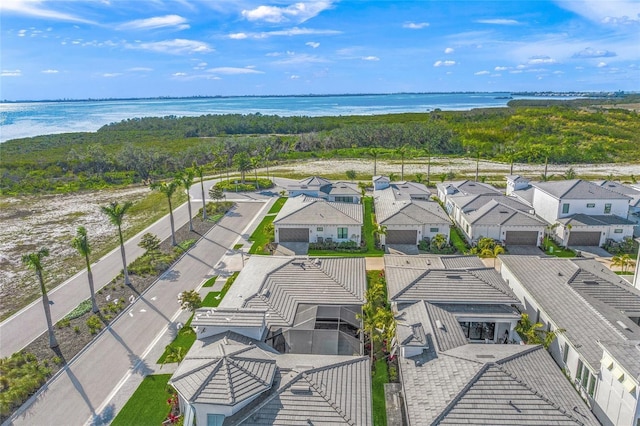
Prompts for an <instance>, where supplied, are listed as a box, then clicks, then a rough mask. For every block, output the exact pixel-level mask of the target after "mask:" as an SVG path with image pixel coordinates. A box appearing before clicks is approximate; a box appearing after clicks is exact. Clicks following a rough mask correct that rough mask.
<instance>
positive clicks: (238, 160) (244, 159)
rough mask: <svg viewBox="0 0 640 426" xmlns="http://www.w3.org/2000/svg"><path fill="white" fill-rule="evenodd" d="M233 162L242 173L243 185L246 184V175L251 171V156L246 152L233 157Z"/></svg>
mask: <svg viewBox="0 0 640 426" xmlns="http://www.w3.org/2000/svg"><path fill="white" fill-rule="evenodd" d="M233 162H234V163H235V166H236V168H237V169H238V171H239V172H240V179H241V181H242V184H243V185H244V182H245V175H246V173H247V172H248V171H251V168H252V165H251V159H250V158H249V154H247V153H246V152H239V153H238V154H236V155H235V156H234V157H233Z"/></svg>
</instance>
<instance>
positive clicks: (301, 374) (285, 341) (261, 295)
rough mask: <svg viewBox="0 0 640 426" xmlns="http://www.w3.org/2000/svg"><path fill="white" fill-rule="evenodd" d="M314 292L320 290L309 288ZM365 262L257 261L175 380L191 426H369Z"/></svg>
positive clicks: (208, 312) (199, 322) (197, 323)
mask: <svg viewBox="0 0 640 426" xmlns="http://www.w3.org/2000/svg"><path fill="white" fill-rule="evenodd" d="M310 286H312V287H313V288H310ZM365 291H366V271H365V262H364V259H363V258H318V259H311V260H309V259H306V258H302V257H278V256H258V257H253V258H251V259H250V260H249V261H248V262H247V264H246V266H245V268H244V269H243V270H242V272H241V273H240V275H238V277H237V279H236V281H235V282H234V284H233V286H232V287H231V288H230V289H229V291H228V292H227V294H226V296H225V298H224V299H223V300H222V302H221V304H220V306H219V307H217V308H201V309H198V310H196V312H195V314H194V317H193V320H192V322H191V327H192V328H193V329H194V331H195V333H196V337H197V340H196V342H195V344H194V345H193V346H192V348H191V349H190V350H189V353H188V354H187V356H186V357H185V358H184V360H183V361H182V362H181V363H180V365H179V366H178V368H177V370H176V372H175V373H174V374H173V376H172V378H171V380H170V383H171V384H172V386H174V388H175V389H176V390H177V392H178V395H179V399H180V406H181V411H182V413H184V415H185V424H192V422H193V420H194V419H195V424H197V425H211V424H213V425H225V426H226V425H272V424H285V423H287V422H288V423H289V424H336V425H340V424H344V425H361V424H362V425H370V424H371V423H372V417H371V416H372V415H371V378H370V377H371V373H370V371H371V370H370V367H371V366H370V361H369V358H368V357H366V356H362V354H363V339H362V336H361V333H360V329H361V328H362V325H361V323H360V320H359V317H358V314H359V313H360V312H361V310H362V305H363V304H364V302H365V300H364V294H365Z"/></svg>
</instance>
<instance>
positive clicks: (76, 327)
mask: <svg viewBox="0 0 640 426" xmlns="http://www.w3.org/2000/svg"><path fill="white" fill-rule="evenodd" d="M214 225H215V223H214V222H209V221H207V222H204V221H202V218H201V217H195V218H194V219H193V228H194V230H193V231H189V224H188V223H187V224H185V225H184V226H183V227H181V228H180V229H178V230H176V232H175V235H176V241H177V242H178V243H181V242H183V241H186V240H190V239H196V240H198V239H200V237H202V236H203V235H204V234H205V233H207V232H208V231H209V230H210V229H211V228H212V227H213V226H214ZM172 249H173V247H172V245H171V237H169V238H167V239H166V240H164V241H163V242H162V243H161V244H160V250H161V251H162V252H170V251H171V250H172ZM162 273H163V272H161V273H158V274H157V275H155V274H154V275H147V276H139V275H132V274H129V279H130V281H131V286H127V285H125V284H124V277H123V276H122V274H121V275H120V276H119V277H118V278H116V279H115V280H114V281H112V282H111V283H109V284H107V285H106V286H104V287H103V288H102V289H100V290H96V302H97V303H98V307H99V308H100V313H98V314H96V315H98V316H99V318H100V320H101V322H102V324H103V327H102V328H104V327H105V326H107V325H108V324H109V323H110V322H111V321H113V320H114V319H115V318H116V316H117V315H118V313H119V311H118V313H114V312H112V311H108V310H107V309H106V307H107V306H108V305H109V303H111V304H112V305H113V302H114V300H115V299H119V300H124V301H125V303H124V305H122V308H121V309H120V310H125V309H127V307H128V306H129V304H130V303H129V297H130V296H131V295H133V296H134V297H137V296H138V295H139V294H141V293H142V292H143V291H145V290H146V289H147V288H149V287H150V286H151V285H152V284H153V283H154V282H155V281H156V280H157V279H158V277H159V276H160V275H162ZM87 285H88V284H87ZM107 297H109V301H107ZM92 315H94V314H93V313H92V312H91V310H90V311H89V312H87V313H85V314H83V315H81V316H80V317H78V318H75V319H72V320H70V323H69V325H68V326H65V327H59V326H58V325H56V326H55V331H54V332H55V336H56V339H57V341H58V344H59V347H58V348H56V349H55V350H54V349H51V348H50V347H49V335H48V333H47V332H46V331H45V332H44V333H43V334H42V335H40V336H39V337H38V338H37V339H36V340H34V341H33V342H31V343H30V344H29V345H28V346H27V347H25V348H24V349H23V351H24V352H30V353H32V354H34V355H35V356H36V357H37V358H38V361H39V362H41V363H44V364H45V365H46V366H47V367H49V368H50V369H51V375H53V374H55V373H56V372H57V371H59V370H60V369H61V368H62V367H63V366H64V365H65V364H66V363H68V362H69V361H70V360H71V359H72V358H73V357H74V356H75V355H76V354H77V353H78V352H80V351H81V350H82V349H83V348H84V347H85V346H86V345H87V344H89V343H90V342H91V341H92V340H93V339H94V338H95V337H96V335H97V334H91V333H90V332H89V327H88V326H87V323H86V322H87V319H89V318H90V317H91V316H92ZM4 420H5V419H4V418H2V419H0V421H4Z"/></svg>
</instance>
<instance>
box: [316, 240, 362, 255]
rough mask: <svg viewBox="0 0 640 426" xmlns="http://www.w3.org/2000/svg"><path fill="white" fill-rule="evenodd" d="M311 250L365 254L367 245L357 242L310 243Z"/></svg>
mask: <svg viewBox="0 0 640 426" xmlns="http://www.w3.org/2000/svg"><path fill="white" fill-rule="evenodd" d="M309 250H332V251H338V252H346V253H364V252H366V251H367V246H366V245H365V244H362V245H360V244H358V243H356V242H355V241H343V242H341V243H338V242H334V241H332V242H326V241H325V242H322V243H309Z"/></svg>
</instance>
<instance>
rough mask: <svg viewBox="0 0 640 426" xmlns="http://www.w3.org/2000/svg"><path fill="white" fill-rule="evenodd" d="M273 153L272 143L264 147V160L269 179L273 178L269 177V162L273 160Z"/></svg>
mask: <svg viewBox="0 0 640 426" xmlns="http://www.w3.org/2000/svg"><path fill="white" fill-rule="evenodd" d="M272 153H273V150H272V148H271V145H269V146H267V147H266V148H265V149H264V152H263V153H262V160H263V161H264V165H265V167H266V168H267V179H271V178H270V177H269V162H270V161H271V154H272Z"/></svg>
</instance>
